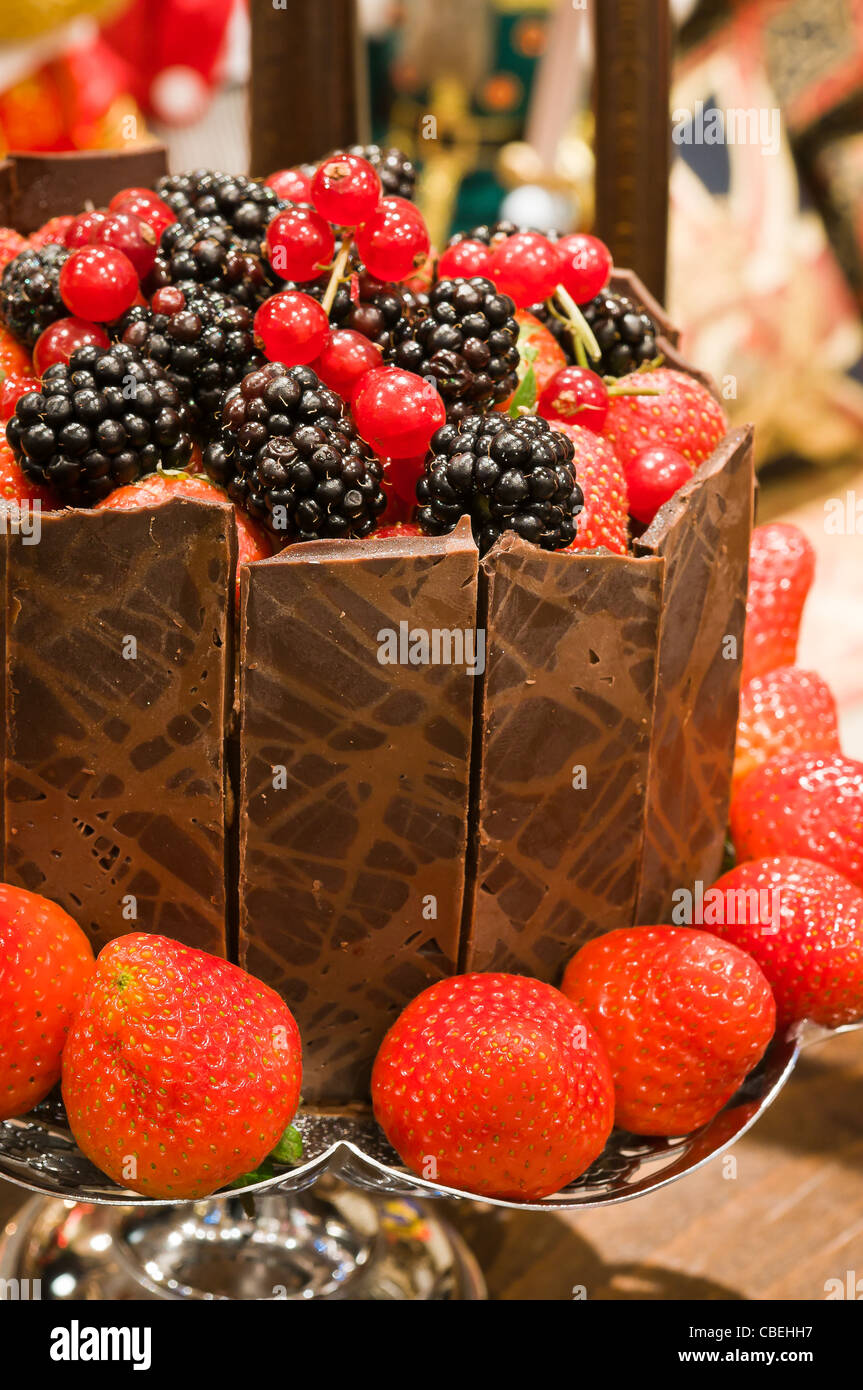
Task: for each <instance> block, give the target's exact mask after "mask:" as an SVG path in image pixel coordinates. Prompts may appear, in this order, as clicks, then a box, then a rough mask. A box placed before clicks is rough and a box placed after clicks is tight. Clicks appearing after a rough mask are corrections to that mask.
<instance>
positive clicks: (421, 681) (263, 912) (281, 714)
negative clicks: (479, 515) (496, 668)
mask: <svg viewBox="0 0 863 1390" xmlns="http://www.w3.org/2000/svg"><path fill="white" fill-rule="evenodd" d="M477 565H478V557H477V551H476V547H475V546H474V544H473V541H472V539H471V535H470V526H469V523H468V522H467V520H466V519H465V520H464V521H463V522H462V523H461V524H460V525H459V528H458V530H457V531H456V532H455V533H453V535H451V536H446V537H443V538H441V539H432V538H429V537H421V538H416V537H406V538H401V537H394V538H392V539H384V540H379V541H374V540H372V541H334V542H325V541H317V542H309V543H307V544H304V545H295V546H292V547H290V548H289V549H287V550H285V551H283V552H282V553H281V554H280V555H278V556H276V557H274V558H273V559H272V560H267V561H262V562H259V563H258V564H255V565H253V566H251V567H250V568H249V569H248V570H247V571H246V572H245V574H244V578H243V596H242V601H241V610H242V612H241V648H240V652H241V664H242V668H243V675H242V688H241V692H240V713H241V731H240V732H241V781H240V804H241V806H242V807H243V808H244V814H243V816H242V821H241V840H240V882H239V903H240V962H241V964H243V965H244V966H245V967H246V968H247V969H248V970H250V971H251V972H252V973H253V974H254V975H257V976H259V977H260V978H261V979H263V980H265V981H267V983H268V984H271V985H273V986H274V987H275V988H276V989H278V990H279V992H280V993H281V994H282V995H283V997H284V998H285V999H286V1001H287V1002H288V1004H289V1005H290V1007H291V1009H292V1010H293V1012H294V1013H295V1015H296V1018H297V1021H298V1023H299V1025H300V1031H301V1033H302V1035H303V1048H304V1076H303V1095H304V1096H305V1097H306V1099H307V1100H314V1101H326V1102H341V1101H350V1100H354V1099H356V1098H357V1097H362V1096H363V1095H364V1094H365V1093H366V1091H367V1089H368V1082H369V1075H370V1071H371V1064H372V1061H373V1059H374V1055H375V1052H376V1050H377V1047H378V1045H379V1043H380V1041H381V1039H382V1037H383V1035H384V1032H385V1031H386V1029H387V1028H388V1027H389V1025H390V1024H391V1023H392V1022H393V1020H394V1019H395V1018H396V1016H397V1014H398V1013H399V1012H400V1010H401V1009H402V1008H403V1007H404V1005H405V1004H407V1003H408V1001H409V1000H410V999H412V998H413V997H414V996H415V995H416V994H418V993H419V992H420V990H422V989H424V988H425V987H426V986H427V985H429V984H432V983H433V982H434V981H435V980H438V979H440V978H441V977H442V976H443V975H446V974H449V973H451V972H452V971H453V970H454V968H455V966H456V962H457V956H458V941H459V928H460V923H461V916H462V906H463V896H464V878H465V861H466V850H467V813H468V784H469V768H470V749H471V720H472V708H473V700H474V694H475V692H476V688H477V682H478V678H476V677H472V676H470V675H468V674H467V670H466V668H465V666H464V665H403V664H393V665H383V664H381V663H380V661H379V660H378V653H379V650H380V644H381V637H380V635H379V634H381V633H383V632H384V631H385V630H391V631H394V632H396V633H398V631H399V627H400V624H401V623H405V624H406V625H408V627H409V629H411V630H417V629H423V630H426V631H430V630H432V629H438V630H443V629H447V630H453V629H459V630H462V631H463V630H465V629H470V630H472V629H473V628H474V625H475V622H476V602H477ZM432 913H433V914H434V915H432Z"/></svg>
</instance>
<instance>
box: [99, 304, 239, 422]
mask: <svg viewBox="0 0 863 1390" xmlns="http://www.w3.org/2000/svg"><path fill="white" fill-rule="evenodd" d="M253 324H254V314H253V312H252V310H251V309H249V308H247V307H246V306H245V305H244V304H238V303H237V301H236V299H233V298H232V297H231V295H228V294H222V293H221V291H219V290H211V289H206V288H205V287H204V286H202V285H186V287H185V289H183V288H181V287H180V286H179V285H169V286H165V288H164V289H161V290H158V291H157V292H156V295H155V296H154V298H153V302H152V304H151V305H150V307H149V309H146V308H143V307H139V306H136V307H135V308H133V309H130V310H129V312H128V313H127V314H125V315H124V317H123V318H122V319H121V320H120V323H119V324H118V326H117V336H118V337H119V338H120V340H121V341H122V342H124V343H128V344H129V345H130V346H131V347H134V348H137V349H138V350H139V351H140V352H141V353H142V354H143V355H144V356H145V357H149V358H151V359H152V360H153V361H154V362H158V364H159V366H160V367H163V368H164V370H165V371H166V372H167V374H168V376H169V377H170V379H171V381H173V383H174V385H175V386H176V387H177V390H178V391H179V392H180V395H181V396H182V398H183V400H184V401H186V403H187V405H188V406H189V420H190V423H191V424H192V425H194V427H195V428H196V429H197V430H199V431H200V433H201V434H203V435H204V436H205V437H206V438H208V439H210V438H212V437H213V435H214V434H215V433H216V432H217V430H218V428H219V424H220V419H221V412H222V406H223V404H224V400H225V394H226V392H227V391H228V390H229V388H230V387H231V386H234V385H236V383H237V382H238V381H241V380H242V379H243V377H244V376H247V375H248V373H249V372H252V371H254V370H255V369H256V368H257V367H260V366H262V365H263V362H264V358H263V356H262V355H261V353H259V352H258V351H257V349H256V348H255V340H254V329H253Z"/></svg>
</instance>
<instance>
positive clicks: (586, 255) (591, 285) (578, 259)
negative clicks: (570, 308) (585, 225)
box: [557, 232, 613, 304]
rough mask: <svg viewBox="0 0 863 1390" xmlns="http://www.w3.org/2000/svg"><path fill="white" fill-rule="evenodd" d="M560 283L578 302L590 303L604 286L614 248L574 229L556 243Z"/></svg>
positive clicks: (609, 270) (609, 271) (606, 281)
mask: <svg viewBox="0 0 863 1390" xmlns="http://www.w3.org/2000/svg"><path fill="white" fill-rule="evenodd" d="M557 250H558V254H559V256H560V283H561V284H562V285H563V288H564V289H565V290H568V291H569V293H570V294H571V295H572V297H573V299H574V300H575V302H576V304H587V302H588V300H590V299H593V298H594V296H595V295H597V294H599V291H600V290H601V289H604V288H605V286H606V285H607V283H608V277H609V275H610V274H611V267H612V264H613V262H612V259H611V252H610V251H609V249H608V247H607V246H606V244H605V242H604V241H600V240H599V237H595V236H589V235H588V233H587V232H572V233H571V234H570V235H569V236H564V237H561V239H560V241H559V242H558V243H557Z"/></svg>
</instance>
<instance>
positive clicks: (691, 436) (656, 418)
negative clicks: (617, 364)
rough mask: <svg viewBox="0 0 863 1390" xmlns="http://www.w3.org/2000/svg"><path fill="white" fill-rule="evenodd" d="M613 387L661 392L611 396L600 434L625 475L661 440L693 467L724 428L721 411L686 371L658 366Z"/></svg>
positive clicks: (699, 461) (722, 434)
mask: <svg viewBox="0 0 863 1390" xmlns="http://www.w3.org/2000/svg"><path fill="white" fill-rule="evenodd" d="M616 385H617V387H618V389H620V388H621V387H622V388H624V390H633V391H635V390H638V389H639V388H642V389H645V388H647V387H650V388H651V389H655V388H657V387H658V388H659V390H660V392H661V394H660V395H649V396H648V395H625V394H624V395H612V396H611V399H610V401H609V406H608V415H607V416H606V418H605V425H604V427H603V430H602V433H603V435H604V436H605V438H606V439H607V440H608V442H609V443H610V444H611V446H612V448H613V449H614V452H615V453H616V454H617V457H618V459H619V460H620V463H621V465H622V466H623V471H624V473H625V474H626V475H627V476H628V474H629V467H630V465H631V464H634V462H635V460H636V459H637V458H638V456H639V454H641V453H642V452H643V451H644V450H645V449H647V448H649V447H650V446H652V445H654V444H666V445H669V446H670V447H671V448H673V449H676V450H677V452H678V453H680V454H682V455H683V457H684V458H685V459H686V461H687V463H689V464H690V465H691V467H692V468H697V467H698V465H699V464H700V463H703V462H704V460H705V459H707V458H709V457H710V455H711V454H712V453H713V450H714V449H715V448H716V446H717V444H718V443H719V441H720V440H721V439H722V437H723V436H724V435H725V433H726V431H727V429H728V421H727V419H726V416H725V411H724V410H723V409H722V406H721V405H720V404H719V402H718V401H717V400H716V399H715V398H714V397H713V396H712V395H711V394H710V392H709V391H708V389H707V387H706V386H702V385H701V382H700V381H696V380H695V378H694V377H692V376H688V375H687V373H686V372H678V371H673V370H671V369H670V368H668V367H658V368H657V369H656V370H655V371H651V372H631V373H630V374H629V376H624V377H621V378H620V381H618V382H617V383H616Z"/></svg>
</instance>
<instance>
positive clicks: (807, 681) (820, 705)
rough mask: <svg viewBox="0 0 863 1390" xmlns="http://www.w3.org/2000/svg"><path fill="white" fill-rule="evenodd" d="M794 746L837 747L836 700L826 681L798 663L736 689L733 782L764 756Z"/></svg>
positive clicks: (823, 749)
mask: <svg viewBox="0 0 863 1390" xmlns="http://www.w3.org/2000/svg"><path fill="white" fill-rule="evenodd" d="M798 749H809V750H815V751H817V752H821V753H838V752H839V729H838V726H837V723H836V701H835V700H834V699H833V694H832V692H831V690H830V687H829V685H828V684H827V682H826V681H823V680H822V679H821V677H820V676H818V675H816V673H815V672H814V671H801V669H800V667H799V666H780V667H779V668H778V670H776V671H768V672H767V674H766V675H764V676H753V677H752V680H751V681H747V682H746V684H745V685H744V686H743V689H742V690H741V691H740V713H739V714H738V716H737V747H736V749H735V753H734V787H735V788H737V786H738V785H739V784H740V782H741V781H742V780H743V778H744V777H745V776H746V774H747V773H748V772H752V771H753V769H754V768H756V767H760V766H761V764H762V763H764V762H766V761H767V759H768V758H775V757H777V756H778V755H779V754H781V753H794V752H796V751H797V750H798Z"/></svg>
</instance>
